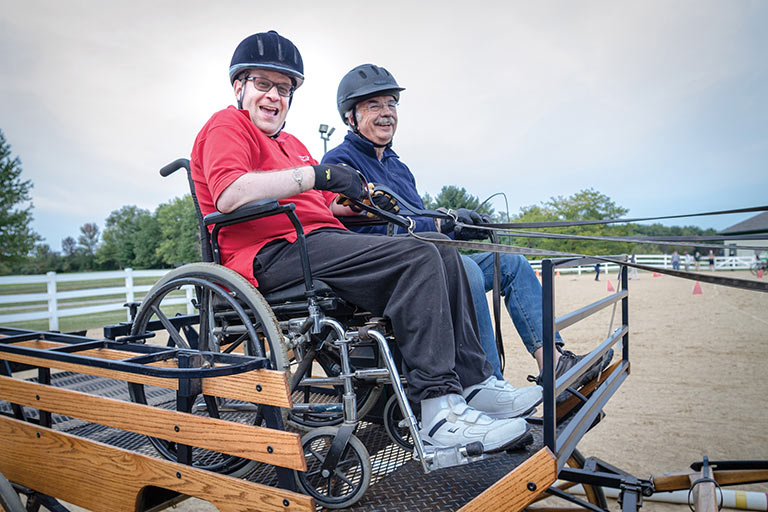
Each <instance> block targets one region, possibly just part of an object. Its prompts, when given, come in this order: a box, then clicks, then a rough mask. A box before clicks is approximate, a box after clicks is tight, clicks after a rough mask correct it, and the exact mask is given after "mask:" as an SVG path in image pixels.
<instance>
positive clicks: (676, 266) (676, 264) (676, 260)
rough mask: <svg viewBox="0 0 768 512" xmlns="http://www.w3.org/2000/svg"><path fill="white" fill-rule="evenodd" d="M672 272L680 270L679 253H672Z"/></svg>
mask: <svg viewBox="0 0 768 512" xmlns="http://www.w3.org/2000/svg"><path fill="white" fill-rule="evenodd" d="M710 252H711V251H710ZM672 270H680V255H679V254H678V253H677V251H675V252H673V253H672Z"/></svg>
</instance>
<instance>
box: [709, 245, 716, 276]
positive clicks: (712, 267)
mask: <svg viewBox="0 0 768 512" xmlns="http://www.w3.org/2000/svg"><path fill="white" fill-rule="evenodd" d="M707 262H708V263H709V270H711V271H712V272H714V271H715V253H714V252H713V251H712V249H710V250H709V254H708V255H707Z"/></svg>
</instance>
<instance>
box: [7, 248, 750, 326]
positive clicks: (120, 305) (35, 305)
mask: <svg viewBox="0 0 768 512" xmlns="http://www.w3.org/2000/svg"><path fill="white" fill-rule="evenodd" d="M636 260H637V263H639V264H642V265H649V266H653V267H658V268H672V257H671V256H669V255H664V254H638V255H636ZM680 260H681V261H680V268H681V269H682V270H685V261H684V257H683V256H681V257H680ZM754 262H755V258H754V256H720V257H717V258H715V269H716V270H744V269H747V270H748V269H749V268H750V266H751V265H752V264H753V263H754ZM699 264H700V267H701V270H707V269H708V268H709V266H708V262H707V260H706V258H704V257H702V258H701V261H700V262H699ZM531 266H532V267H533V268H534V269H536V270H540V269H541V262H540V261H532V262H531ZM689 268H690V270H695V266H694V262H693V258H691V260H690V267H689ZM594 270H595V269H594V265H585V266H580V267H572V268H564V269H561V270H560V272H561V273H564V274H566V273H577V274H579V275H581V274H582V272H585V273H590V272H594ZM600 270H601V272H605V273H608V272H611V271H618V265H616V264H613V263H603V264H601V269H600ZM166 272H168V270H132V269H130V268H127V269H125V270H122V271H115V272H88V273H81V274H57V273H56V272H48V273H47V274H44V275H33V276H2V277H0V286H2V285H25V284H41V283H45V284H46V285H47V292H45V293H22V294H12V295H2V294H0V313H3V314H0V324H3V323H8V322H22V321H26V320H40V319H46V318H47V319H48V328H49V329H50V330H58V329H59V318H61V317H66V316H75V315H87V314H92V313H101V312H105V311H119V310H122V309H125V306H124V304H126V303H128V302H135V301H138V300H140V299H141V296H143V294H144V293H146V292H147V291H149V289H150V288H151V285H149V284H147V285H134V279H135V278H142V277H154V278H158V279H159V278H160V277H162V276H163V275H165V274H166ZM107 279H122V280H123V281H124V283H125V284H124V285H123V286H114V287H108V288H87V289H82V290H71V291H59V290H58V289H57V283H64V282H83V281H103V280H107ZM115 295H119V296H120V300H117V301H116V299H115ZM110 296H111V297H110ZM98 297H101V298H102V300H97V298H98ZM105 297H110V298H108V299H106V300H105V299H104V298H105ZM123 297H125V300H123V299H122V298H123ZM68 299H91V300H90V301H89V300H84V301H83V303H84V304H85V305H83V304H80V305H77V306H75V307H71V306H72V304H71V303H70V304H59V302H60V301H64V300H68ZM89 302H90V303H93V302H100V303H99V304H96V305H93V304H88V303H89ZM163 303H164V304H186V305H187V312H188V313H189V314H192V312H193V308H192V289H191V288H188V289H187V290H186V297H178V298H173V299H168V300H166V301H164V302H163ZM46 304H47V309H44V310H40V309H41V308H44V307H45V306H46ZM67 306H69V307H67ZM14 309H16V310H20V309H25V310H33V309H36V311H25V312H19V313H13V312H12V311H13V310H14ZM128 315H129V313H128V311H127V309H126V318H128Z"/></svg>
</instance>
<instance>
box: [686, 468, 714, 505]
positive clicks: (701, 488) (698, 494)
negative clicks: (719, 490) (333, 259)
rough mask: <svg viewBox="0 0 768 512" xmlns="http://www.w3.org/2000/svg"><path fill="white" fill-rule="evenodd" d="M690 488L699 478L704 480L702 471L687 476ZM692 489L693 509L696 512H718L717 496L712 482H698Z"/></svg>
mask: <svg viewBox="0 0 768 512" xmlns="http://www.w3.org/2000/svg"><path fill="white" fill-rule="evenodd" d="M688 478H689V480H690V482H691V486H693V484H694V482H696V480H698V479H700V478H706V476H705V475H704V471H703V470H702V471H701V473H691V474H690V475H689V476H688ZM692 489H693V508H694V510H696V512H718V510H719V509H718V506H717V494H716V492H715V484H714V482H710V481H706V482H699V483H698V484H696V486H695V487H692Z"/></svg>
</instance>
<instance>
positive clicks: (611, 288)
mask: <svg viewBox="0 0 768 512" xmlns="http://www.w3.org/2000/svg"><path fill="white" fill-rule="evenodd" d="M608 291H609V292H615V291H616V290H615V289H614V287H613V285H612V284H611V281H610V280H609V281H608Z"/></svg>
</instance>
